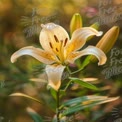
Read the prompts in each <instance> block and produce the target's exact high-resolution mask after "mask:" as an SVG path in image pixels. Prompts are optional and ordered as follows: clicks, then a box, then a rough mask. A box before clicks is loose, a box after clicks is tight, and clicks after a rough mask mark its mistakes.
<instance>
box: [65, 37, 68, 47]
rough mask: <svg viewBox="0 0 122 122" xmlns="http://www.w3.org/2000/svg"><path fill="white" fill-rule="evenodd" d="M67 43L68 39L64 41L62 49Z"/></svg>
mask: <svg viewBox="0 0 122 122" xmlns="http://www.w3.org/2000/svg"><path fill="white" fill-rule="evenodd" d="M67 41H68V38H66V39H65V41H64V47H65V46H66V44H67Z"/></svg>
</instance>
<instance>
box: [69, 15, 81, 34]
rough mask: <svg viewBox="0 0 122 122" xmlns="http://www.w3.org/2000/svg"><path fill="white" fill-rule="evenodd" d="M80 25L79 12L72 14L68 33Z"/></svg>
mask: <svg viewBox="0 0 122 122" xmlns="http://www.w3.org/2000/svg"><path fill="white" fill-rule="evenodd" d="M81 27H82V17H81V15H80V14H79V13H76V14H74V15H73V17H72V19H71V22H70V34H71V35H72V33H73V32H74V31H75V30H76V29H78V28H81Z"/></svg>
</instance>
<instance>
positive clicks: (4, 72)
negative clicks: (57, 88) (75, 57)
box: [0, 0, 122, 122]
mask: <svg viewBox="0 0 122 122" xmlns="http://www.w3.org/2000/svg"><path fill="white" fill-rule="evenodd" d="M101 1H102V0H101ZM106 1H107V0H106ZM99 2H100V0H99V1H98V0H0V119H1V120H0V121H1V122H8V121H10V122H33V120H32V119H31V118H30V116H29V115H28V114H27V112H26V108H27V107H31V108H33V109H34V110H35V111H37V112H38V113H39V114H40V115H42V116H43V118H44V119H45V121H47V120H51V117H53V116H54V113H53V112H52V108H53V106H54V104H55V103H54V100H53V99H52V97H51V95H50V93H49V91H47V90H46V84H40V83H37V82H33V81H31V80H30V79H35V78H44V79H46V76H45V74H44V72H43V69H44V65H43V64H40V62H38V61H37V60H35V59H33V58H31V57H28V56H23V58H20V59H19V60H18V61H17V62H16V63H14V64H12V63H11V62H10V57H11V55H12V54H13V53H14V52H15V51H16V50H18V49H20V48H21V47H24V46H29V45H33V46H36V47H40V44H39V38H38V37H39V32H40V30H41V26H40V25H41V24H42V23H48V22H54V23H57V24H60V25H62V26H63V27H64V28H65V29H66V30H67V31H68V32H69V23H70V19H71V17H72V15H73V14H74V13H76V12H78V13H80V14H81V15H82V18H83V26H90V25H91V24H93V23H92V20H93V19H94V18H95V17H96V16H97V15H98V14H99V13H98V11H99ZM113 5H114V6H118V5H119V6H120V8H122V1H121V0H113ZM107 7H108V8H109V7H110V6H109V4H108V6H107V5H106V8H107ZM103 10H104V9H103ZM116 13H121V16H122V9H120V10H117V11H116ZM110 14H112V12H111V13H110ZM110 14H108V16H109V15H110ZM121 22H122V18H121V19H120V18H119V19H118V20H116V21H114V22H113V23H107V24H102V25H101V26H100V30H102V31H103V32H104V33H105V32H106V31H107V30H108V29H110V27H112V26H113V25H118V26H119V27H120V35H119V38H118V40H117V42H116V44H115V46H114V47H117V48H120V49H122V33H121V28H122V23H121ZM42 41H43V40H42ZM97 41H98V38H93V39H92V40H91V41H89V42H88V44H92V45H95V44H96V42H97ZM120 56H122V55H120ZM108 57H110V53H108ZM82 60H83V58H82ZM82 60H81V61H82ZM107 64H109V61H108V62H107ZM120 65H122V64H120ZM78 67H80V63H79V62H77V66H73V68H72V70H75V69H77V68H78ZM103 69H104V66H100V67H98V66H97V63H95V64H90V65H89V67H87V68H86V69H85V70H84V71H82V72H79V73H77V74H75V76H77V77H81V78H86V77H96V78H98V80H97V81H95V82H93V83H94V84H96V86H98V87H100V90H101V92H100V93H96V92H95V91H91V90H88V89H84V88H78V87H79V86H77V85H71V87H70V88H69V90H68V93H67V95H66V97H65V98H64V99H65V100H67V99H69V98H74V97H77V96H83V95H91V94H100V95H108V96H122V72H121V73H120V74H118V75H115V76H112V77H111V78H109V79H105V76H104V75H102V73H101V72H102V70H103ZM65 75H66V74H65ZM14 92H22V93H25V94H28V95H30V96H33V97H35V98H38V99H40V100H41V101H43V102H44V103H46V104H45V106H44V105H40V104H39V103H35V102H33V101H30V100H28V99H25V98H21V97H9V96H8V95H9V94H11V93H14ZM121 107H122V99H121V98H120V99H119V100H117V101H114V102H111V103H108V104H104V105H101V106H96V107H94V108H92V109H85V110H84V111H82V112H81V113H79V114H78V117H77V120H76V121H78V119H79V120H80V122H103V121H104V122H112V121H113V120H114V119H113V118H114V116H112V114H111V112H112V111H113V109H114V108H116V109H117V110H116V111H117V112H118V111H119V110H120V108H121ZM121 110H122V109H121ZM117 114H118V116H119V117H121V118H122V115H121V114H122V112H120V111H119V112H118V113H117Z"/></svg>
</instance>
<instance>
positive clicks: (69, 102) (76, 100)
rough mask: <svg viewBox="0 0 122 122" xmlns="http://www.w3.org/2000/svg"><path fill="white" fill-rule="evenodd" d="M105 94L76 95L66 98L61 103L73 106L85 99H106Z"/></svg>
mask: <svg viewBox="0 0 122 122" xmlns="http://www.w3.org/2000/svg"><path fill="white" fill-rule="evenodd" d="M106 98H107V97H106V96H95V95H89V96H83V97H77V98H74V99H71V100H68V101H66V102H64V103H63V106H73V105H76V104H79V103H83V102H86V101H93V100H94V101H95V100H96V101H97V100H103V99H106Z"/></svg>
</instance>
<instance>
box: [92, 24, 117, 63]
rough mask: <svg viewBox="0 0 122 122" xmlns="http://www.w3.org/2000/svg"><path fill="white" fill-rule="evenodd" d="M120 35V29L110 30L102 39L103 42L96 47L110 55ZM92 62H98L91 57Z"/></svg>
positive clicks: (113, 28)
mask: <svg viewBox="0 0 122 122" xmlns="http://www.w3.org/2000/svg"><path fill="white" fill-rule="evenodd" d="M118 35H119V27H118V26H114V27H112V28H111V29H110V30H108V31H107V32H106V33H105V35H104V36H103V37H102V38H101V40H100V41H99V42H98V43H97V44H96V47H97V48H99V49H101V50H102V51H103V52H104V53H105V54H106V53H108V52H109V51H110V50H111V48H112V47H113V45H114V44H115V42H116V40H117V38H118ZM91 61H92V62H95V61H97V59H96V57H94V56H91Z"/></svg>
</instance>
